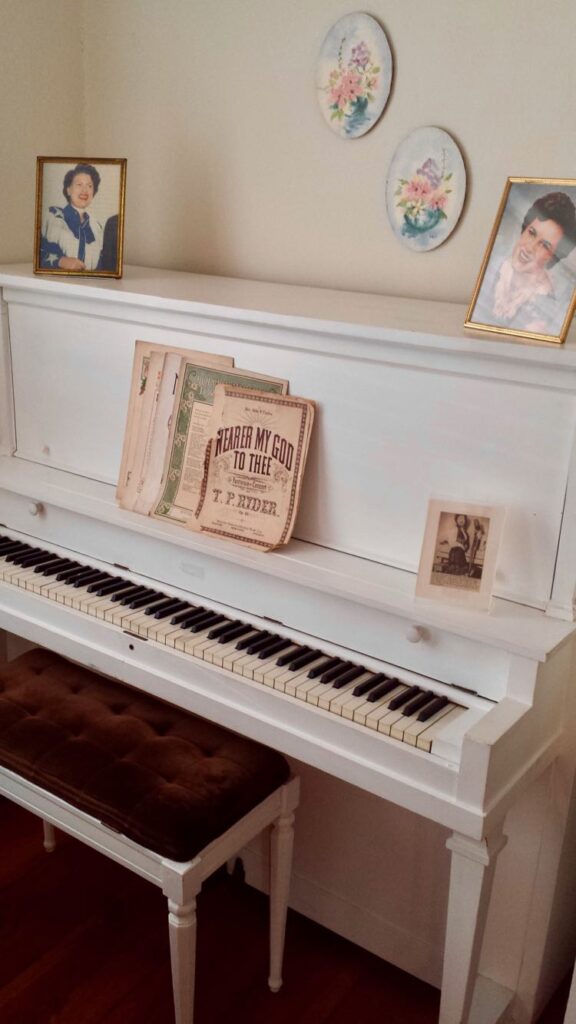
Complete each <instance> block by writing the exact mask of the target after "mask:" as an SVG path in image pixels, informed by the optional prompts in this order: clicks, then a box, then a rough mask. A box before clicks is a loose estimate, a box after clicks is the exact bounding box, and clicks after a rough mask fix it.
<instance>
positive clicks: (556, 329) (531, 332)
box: [466, 182, 576, 340]
mask: <svg viewBox="0 0 576 1024" xmlns="http://www.w3.org/2000/svg"><path fill="white" fill-rule="evenodd" d="M549 184H552V183H551V182H550V183H549ZM570 191H572V192H574V188H572V189H570V188H564V189H562V190H559V189H558V190H554V191H546V192H543V191H542V188H541V187H540V188H539V189H538V194H537V195H534V197H533V200H532V202H530V201H528V204H527V203H526V200H527V199H528V200H529V199H530V192H529V186H525V187H524V188H523V189H522V190H521V192H519V193H518V194H515V193H514V191H513V190H511V191H510V193H509V195H508V198H507V202H506V204H505V207H504V211H503V214H502V218H501V221H500V223H498V222H497V231H496V234H495V235H494V234H493V238H492V239H491V245H492V251H491V253H490V257H489V259H488V260H487V262H485V268H484V273H483V276H482V278H481V284H480V287H479V289H478V290H477V294H476V295H475V298H474V300H473V304H472V306H471V310H470V311H469V315H468V318H467V321H466V325H467V326H470V327H473V326H474V327H475V326H480V327H485V328H487V329H490V328H494V329H496V330H498V329H501V330H502V331H504V332H505V333H510V334H520V335H528V336H542V337H545V338H546V339H550V338H551V339H552V340H562V338H561V337H560V336H561V335H562V334H565V332H566V329H567V326H568V323H567V321H568V322H569V317H568V312H569V310H570V309H571V306H572V304H573V296H574V288H575V284H576V267H575V264H574V261H569V263H568V264H565V265H564V266H563V267H562V268H559V267H558V265H559V263H560V261H561V260H565V259H566V257H569V256H570V254H571V253H572V251H573V249H574V248H575V247H576V207H575V205H574V201H573V198H571V196H570V194H569V192H570ZM505 198H506V193H505ZM520 206H522V212H520Z"/></svg>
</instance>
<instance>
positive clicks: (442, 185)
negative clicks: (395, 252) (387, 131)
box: [386, 127, 466, 252]
mask: <svg viewBox="0 0 576 1024" xmlns="http://www.w3.org/2000/svg"><path fill="white" fill-rule="evenodd" d="M465 195H466V168H465V167H464V161H463V159H462V155H461V153H460V150H459V149H458V146H457V145H456V143H455V142H454V139H452V138H451V137H450V135H448V132H445V131H442V129H441V128H431V127H426V128H416V129H415V130H414V131H413V132H411V133H410V135H408V136H407V138H405V139H404V141H403V142H401V143H400V145H399V146H398V149H397V150H396V153H395V154H394V157H393V159H392V163H391V164H390V169H389V171H388V181H387V184H386V206H387V208H388V217H389V219H390V223H391V225H392V229H393V231H394V234H395V235H396V238H398V239H399V240H400V241H401V242H403V243H404V245H407V246H408V248H410V249H414V250H415V251H416V252H429V250H430V249H436V247H437V246H439V245H442V242H445V241H446V239H447V238H448V236H449V235H450V234H451V233H452V232H453V230H454V228H455V227H456V224H457V223H458V218H459V217H460V214H461V212H462V206H463V204H464V197H465Z"/></svg>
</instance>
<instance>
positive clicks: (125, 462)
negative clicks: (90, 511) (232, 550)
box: [117, 341, 314, 550]
mask: <svg viewBox="0 0 576 1024" xmlns="http://www.w3.org/2000/svg"><path fill="white" fill-rule="evenodd" d="M287 392H288V381H286V380H279V379H277V378H273V377H267V376H264V375H262V374H258V373H254V372H252V371H249V370H239V369H236V368H235V367H234V366H233V361H232V360H231V359H229V358H226V357H220V356H213V355H207V354H206V353H200V352H190V351H189V350H184V349H179V348H167V347H166V346H162V345H155V344H153V343H151V342H143V341H137V342H136V349H135V356H134V365H133V371H132V382H131V388H130V401H129V407H128V418H127V424H126V432H125V436H124V447H123V451H122V462H121V466H120V476H119V481H118V488H117V499H118V503H119V504H120V506H121V507H122V508H125V509H129V510H131V511H134V512H140V513H141V514H143V515H150V516H154V517H155V518H158V519H162V520H164V521H169V522H173V523H177V524H179V525H181V526H185V527H187V528H188V529H191V530H203V531H206V532H209V533H212V534H214V535H216V536H221V537H226V538H228V539H232V540H236V541H238V542H240V543H244V544H249V545H251V546H254V547H257V548H260V549H261V550H269V549H271V548H274V547H277V546H278V545H280V544H285V543H287V541H288V540H289V539H290V536H291V534H292V530H293V527H294V522H295V519H296V514H297V510H298V503H299V497H300V491H301V487H302V478H303V472H304V466H305V463H306V456H307V452H308V445H309V441H310V434H311V430H312V423H313V419H314V404H313V403H312V402H310V401H308V400H306V399H301V398H294V397H288V394H287Z"/></svg>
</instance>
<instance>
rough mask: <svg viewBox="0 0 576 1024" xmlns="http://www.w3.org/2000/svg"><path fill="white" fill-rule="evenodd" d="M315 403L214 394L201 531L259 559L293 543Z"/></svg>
mask: <svg viewBox="0 0 576 1024" xmlns="http://www.w3.org/2000/svg"><path fill="white" fill-rule="evenodd" d="M313 420H314V403H313V402H311V401H308V400H307V399H304V398H295V397H293V396H292V397H288V396H287V395H278V394H263V393H262V392H258V391H253V390H252V391H250V390H246V389H244V388H238V387H235V386H233V385H227V384H222V385H219V386H218V387H217V388H216V393H215V398H214V410H213V415H212V419H211V423H210V440H209V442H208V447H207V449H206V462H205V469H204V479H203V481H202V495H201V500H200V503H199V505H198V510H197V513H196V518H197V522H198V525H199V526H200V528H201V530H202V531H203V532H205V533H209V534H212V535H213V536H217V537H225V538H227V539H229V540H235V541H237V542H239V543H241V544H247V545H250V546H251V547H255V548H258V549H259V550H261V551H269V550H271V549H272V548H276V547H279V546H280V545H282V544H286V543H287V542H288V540H289V539H290V537H291V535H292V530H293V528H294V523H295V520H296V514H297V511H298V504H299V498H300V491H301V488H302V480H303V474H304V467H305V464H306V457H307V454H308V446H309V442H310V434H311V431H312V423H313Z"/></svg>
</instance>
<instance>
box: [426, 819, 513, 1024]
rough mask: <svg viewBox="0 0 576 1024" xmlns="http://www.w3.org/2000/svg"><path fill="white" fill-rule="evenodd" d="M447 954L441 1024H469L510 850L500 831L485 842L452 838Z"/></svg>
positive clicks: (456, 835) (448, 842)
mask: <svg viewBox="0 0 576 1024" xmlns="http://www.w3.org/2000/svg"><path fill="white" fill-rule="evenodd" d="M446 845H447V846H448V849H449V850H451V851H452V863H451V869H450V894H449V897H448V921H447V924H446V944H445V948H444V971H443V975H442V998H441V1001H440V1018H439V1021H440V1024H465V1022H466V1021H467V1020H468V1015H469V1013H470V1006H471V1003H472V996H473V993H474V985H475V983H476V978H477V975H478V961H479V959H480V951H481V948H482V938H483V935H484V925H485V923H486V915H487V913H488V905H489V902H490V892H491V888H492V880H493V877H494V868H495V865H496V859H497V857H498V854H499V853H500V850H501V849H502V848H503V847H504V846H505V845H506V837H505V836H503V835H502V832H501V830H498V832H495V833H494V834H493V835H491V836H489V837H488V838H487V839H485V840H475V839H469V838H468V837H467V836H462V835H460V834H459V833H456V832H455V833H454V834H453V835H452V836H451V837H450V838H449V839H448V841H447V844H446Z"/></svg>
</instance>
